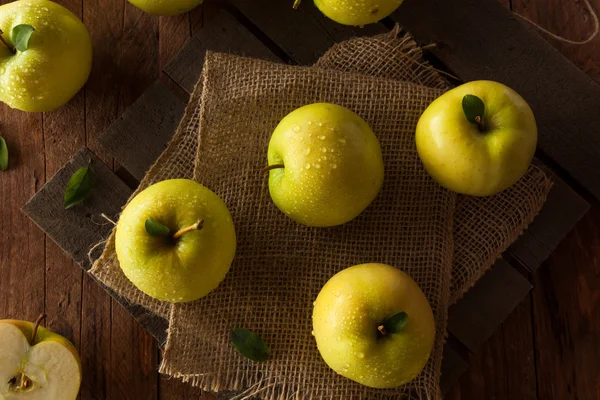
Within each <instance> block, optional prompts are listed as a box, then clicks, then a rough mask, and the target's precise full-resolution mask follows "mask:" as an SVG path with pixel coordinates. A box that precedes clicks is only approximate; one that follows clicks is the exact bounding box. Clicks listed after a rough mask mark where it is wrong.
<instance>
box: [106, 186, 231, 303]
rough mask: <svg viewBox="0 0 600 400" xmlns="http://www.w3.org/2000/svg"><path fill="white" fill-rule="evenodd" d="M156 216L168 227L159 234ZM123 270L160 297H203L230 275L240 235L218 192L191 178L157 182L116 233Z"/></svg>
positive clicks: (175, 299)
mask: <svg viewBox="0 0 600 400" xmlns="http://www.w3.org/2000/svg"><path fill="white" fill-rule="evenodd" d="M148 219H151V220H152V221H155V222H157V223H159V224H162V225H163V226H164V227H165V229H166V232H165V234H164V235H162V236H156V233H155V236H153V235H152V234H151V232H149V230H148V228H147V221H148ZM115 245H116V251H117V257H118V260H119V264H120V266H121V269H122V270H123V273H124V274H125V276H127V278H129V280H130V281H131V282H132V283H133V284H134V285H135V286H136V287H137V288H138V289H140V290H141V291H142V292H144V293H146V294H147V295H149V296H151V297H154V298H156V299H159V300H164V301H170V302H185V301H193V300H196V299H199V298H201V297H203V296H205V295H206V294H208V293H209V292H210V291H211V290H213V289H215V288H216V287H217V286H218V285H219V283H220V282H221V281H222V280H223V279H224V278H225V275H226V274H227V272H228V271H229V267H230V265H231V262H232V261H233V257H234V255H235V248H236V237H235V229H234V227H233V222H232V220H231V215H230V214H229V211H228V210H227V206H226V205H225V203H224V202H223V200H221V199H220V198H219V197H218V196H217V195H216V194H214V193H213V192H211V191H210V190H209V189H207V188H206V187H204V186H202V185H201V184H199V183H197V182H194V181H192V180H188V179H171V180H166V181H162V182H159V183H156V184H154V185H152V186H150V187H148V188H147V189H145V190H143V191H142V192H140V193H139V194H138V195H137V196H135V197H134V198H133V200H131V202H130V203H129V204H128V205H127V206H126V207H125V210H123V213H122V214H121V217H120V218H119V222H118V223H117V232H116V237H115Z"/></svg>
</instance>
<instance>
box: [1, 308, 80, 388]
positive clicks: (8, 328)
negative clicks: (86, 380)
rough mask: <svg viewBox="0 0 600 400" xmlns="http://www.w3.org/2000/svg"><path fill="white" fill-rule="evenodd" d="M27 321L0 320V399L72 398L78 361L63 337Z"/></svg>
mask: <svg viewBox="0 0 600 400" xmlns="http://www.w3.org/2000/svg"><path fill="white" fill-rule="evenodd" d="M41 319H42V317H40V318H39V319H38V321H36V323H35V324H34V323H31V322H27V321H16V320H0V338H1V339H2V340H0V399H2V400H21V399H22V400H75V399H76V398H77V394H78V393H79V387H80V385H81V362H80V360H79V355H78V354H77V350H75V347H74V346H73V345H72V344H71V342H69V341H68V340H67V339H65V338H64V337H62V336H60V335H58V334H55V333H52V332H50V331H49V330H48V329H46V328H43V327H41V326H39V324H40V322H41Z"/></svg>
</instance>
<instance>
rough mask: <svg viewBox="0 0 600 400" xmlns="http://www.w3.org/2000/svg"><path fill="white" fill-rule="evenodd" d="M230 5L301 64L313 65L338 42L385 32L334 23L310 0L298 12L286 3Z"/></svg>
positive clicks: (268, 0)
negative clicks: (275, 16)
mask: <svg viewBox="0 0 600 400" xmlns="http://www.w3.org/2000/svg"><path fill="white" fill-rule="evenodd" d="M231 3H232V4H233V5H235V7H236V8H237V9H238V10H239V11H240V12H241V13H242V14H243V15H244V16H245V17H246V18H248V20H249V21H250V22H251V23H252V24H254V25H255V26H256V28H258V29H259V30H260V31H261V32H264V34H266V35H267V36H268V37H269V39H271V40H272V41H273V42H274V43H275V44H276V46H278V47H279V48H280V49H282V50H283V51H284V52H285V53H286V54H287V55H288V56H289V57H290V58H291V59H292V60H293V61H294V62H296V63H298V64H303V65H310V64H313V63H314V62H316V61H317V60H318V58H319V57H321V55H323V53H324V52H325V51H327V49H329V48H330V47H331V46H332V45H333V44H334V43H337V42H339V41H341V40H345V39H349V38H351V37H354V36H368V35H375V34H377V33H383V32H387V29H386V28H385V27H384V26H383V25H381V24H372V25H367V26H366V27H364V28H354V27H347V26H343V25H339V24H336V23H335V22H333V21H331V20H329V19H327V18H325V16H323V15H322V14H321V12H320V11H319V10H318V9H317V8H316V7H315V6H314V4H313V3H312V1H305V2H303V3H302V5H301V6H300V9H298V10H294V9H293V8H292V7H291V6H290V2H287V1H272V0H252V1H247V0H231ZM292 3H293V2H292ZM267 10H268V11H267ZM273 15H277V18H274V17H273Z"/></svg>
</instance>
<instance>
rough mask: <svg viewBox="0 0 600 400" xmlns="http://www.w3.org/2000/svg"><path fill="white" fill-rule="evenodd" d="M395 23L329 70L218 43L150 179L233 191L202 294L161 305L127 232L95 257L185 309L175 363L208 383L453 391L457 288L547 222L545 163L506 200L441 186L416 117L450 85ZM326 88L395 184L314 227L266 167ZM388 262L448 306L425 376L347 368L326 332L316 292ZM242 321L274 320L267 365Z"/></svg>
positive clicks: (124, 287) (263, 323)
mask: <svg viewBox="0 0 600 400" xmlns="http://www.w3.org/2000/svg"><path fill="white" fill-rule="evenodd" d="M395 36H396V32H393V33H392V34H390V35H384V36H379V37H375V38H367V39H354V40H351V41H348V42H345V43H342V44H339V45H337V46H334V47H333V48H332V49H331V50H330V51H329V52H328V53H327V54H326V55H325V56H324V57H323V58H322V59H321V60H320V61H319V62H318V63H317V66H316V67H317V68H299V67H290V66H283V65H276V64H270V63H266V62H261V61H256V60H247V59H241V58H237V57H232V56H225V55H217V54H212V53H209V54H208V55H207V58H206V64H205V67H204V72H203V75H202V78H201V80H200V82H199V84H198V85H197V87H196V89H195V91H194V93H193V95H192V97H191V100H190V103H189V105H188V107H187V109H186V113H185V115H184V118H183V119H182V122H181V124H180V126H179V128H178V130H177V132H176V134H175V136H174V138H173V141H172V142H171V143H170V145H169V147H168V148H167V150H166V151H165V152H164V153H163V154H162V155H161V157H160V158H159V159H158V160H157V162H156V164H155V165H154V166H153V167H152V168H151V169H150V170H149V172H148V174H147V175H146V177H145V178H144V179H143V180H142V182H141V184H140V188H139V189H138V191H139V190H142V189H143V188H145V187H147V186H149V185H150V184H153V183H155V182H158V181H161V180H164V179H168V178H174V177H187V178H195V179H197V180H199V181H200V182H201V183H203V184H205V185H207V186H208V187H210V188H211V189H212V190H214V191H215V192H216V193H217V194H218V195H219V196H221V197H222V198H223V199H224V200H225V202H226V203H227V205H228V207H229V208H230V210H231V212H232V215H233V216H234V222H235V224H236V231H237V233H238V240H239V243H238V253H237V256H236V260H235V261H234V264H233V266H232V269H231V272H230V273H229V274H228V276H227V278H226V279H225V281H224V282H223V283H222V284H221V286H220V287H219V288H218V289H217V290H215V291H214V292H213V293H211V294H210V295H208V296H207V297H205V298H204V299H201V300H199V301H197V302H194V303H189V304H179V305H172V306H171V305H170V304H167V303H162V302H158V301H156V300H153V299H151V298H149V297H148V296H145V295H144V294H143V293H141V292H140V291H138V290H137V289H136V288H135V287H133V286H132V285H131V283H130V282H129V281H128V280H127V279H126V278H125V276H124V275H123V274H122V272H121V270H120V268H119V265H118V261H117V260H116V255H115V252H114V234H111V236H110V237H109V239H108V242H107V245H106V247H105V250H104V252H103V254H102V256H101V257H100V258H99V259H98V260H97V261H96V263H95V264H94V268H93V269H92V274H94V275H95V276H96V277H97V278H98V279H99V280H100V281H102V282H103V283H105V284H106V285H108V286H109V287H111V288H113V289H114V290H115V291H116V292H118V293H119V294H121V295H123V296H124V297H126V298H127V299H129V300H130V301H132V302H134V303H138V304H141V305H144V306H145V307H147V308H149V309H150V310H152V311H154V312H155V313H157V314H159V315H161V316H164V317H167V318H169V322H170V328H169V337H168V341H167V344H166V347H165V354H164V358H163V363H162V365H161V372H163V373H167V374H169V375H171V376H175V377H178V378H181V379H183V380H185V381H190V382H191V383H193V384H195V385H199V386H201V387H202V388H204V389H206V390H211V391H218V390H227V389H247V388H249V389H247V390H246V391H245V392H244V395H255V394H258V395H259V396H261V397H264V398H290V397H297V398H315V399H320V398H344V399H346V398H369V399H370V398H387V397H389V396H390V395H394V394H398V395H400V394H406V395H408V397H409V398H427V399H429V398H432V399H433V398H439V397H440V393H439V388H438V382H439V373H440V365H441V353H442V346H443V341H444V340H443V338H444V334H445V333H444V332H445V323H446V312H447V306H448V304H449V301H450V300H451V301H455V300H456V299H458V298H459V297H460V296H462V294H464V292H465V291H466V290H467V289H468V288H469V287H470V286H472V285H473V284H474V283H475V282H476V280H477V279H478V278H479V277H480V276H481V275H482V274H483V273H485V271H486V270H487V269H488V268H489V267H490V266H491V265H492V264H493V262H494V261H495V260H496V259H497V257H498V256H499V255H500V254H501V253H502V251H503V250H504V249H505V248H506V247H508V245H510V243H512V242H513V241H514V240H515V239H516V238H517V237H518V236H519V235H520V233H521V232H522V231H523V229H524V228H525V227H526V226H527V224H528V223H529V222H531V220H532V219H533V217H534V216H535V215H536V214H537V212H538V211H539V209H540V208H541V206H542V204H543V202H544V200H545V197H546V195H547V193H548V191H549V188H550V181H549V180H548V179H547V178H546V177H545V175H544V174H543V173H542V172H541V171H540V170H538V169H537V168H535V167H532V168H531V169H530V170H529V171H528V173H527V174H526V176H525V177H524V178H523V179H522V180H521V181H520V182H519V183H518V184H516V185H515V186H514V187H513V188H511V189H510V190H508V191H505V192H503V193H501V194H499V195H497V196H493V197H490V198H471V197H464V196H455V195H454V194H452V193H450V192H448V191H446V190H443V189H441V188H440V187H439V186H437V185H436V184H435V183H433V181H431V179H429V177H428V176H427V174H426V173H425V171H424V170H423V168H422V167H421V165H420V163H419V161H418V157H417V155H416V151H415V148H414V127H415V125H416V122H417V120H418V117H419V115H420V113H421V112H422V111H423V110H424V108H425V107H426V106H427V105H428V104H429V103H430V102H431V101H432V100H433V99H434V98H435V97H436V96H438V95H439V94H441V93H442V91H443V90H445V89H446V85H445V82H444V81H443V79H442V78H441V77H440V75H439V74H438V73H436V72H435V71H434V70H433V69H431V67H429V66H428V65H427V64H426V63H425V62H424V61H423V60H422V58H421V53H420V50H419V49H418V47H417V46H416V44H415V43H414V42H413V41H412V40H411V39H410V38H409V37H408V36H404V37H402V38H396V37H395ZM333 70H340V71H347V72H345V73H344V72H334V71H333ZM348 72H350V73H348ZM367 75H371V76H377V77H381V78H386V79H381V78H373V77H369V76H367ZM402 81H404V82H402ZM407 82H412V83H416V84H419V85H423V86H418V85H414V84H410V83H407ZM425 85H426V86H429V87H425ZM316 101H329V102H333V103H337V104H341V105H344V106H347V107H349V108H351V109H353V110H354V111H356V112H357V113H358V114H360V115H361V116H362V117H363V118H364V119H365V120H366V121H367V122H369V124H370V125H371V126H372V127H373V130H374V131H375V133H376V134H377V136H378V138H379V140H380V142H381V145H382V150H383V154H384V162H385V166H386V179H385V182H384V189H383V190H382V193H381V194H380V196H379V197H378V198H377V199H376V201H375V202H374V203H373V204H372V206H370V207H369V208H368V209H367V211H366V212H365V213H363V214H362V215H361V216H360V217H359V218H357V219H356V220H355V221H353V222H351V223H349V224H347V225H344V226H341V227H337V228H332V229H310V228H305V227H301V226H299V225H297V224H295V223H293V222H292V221H290V220H289V219H287V218H286V217H285V216H284V215H283V214H282V213H281V212H279V211H278V210H277V209H276V208H275V206H274V205H273V204H272V202H271V201H270V198H269V196H268V188H267V179H266V177H265V176H261V175H260V174H259V173H258V171H259V170H260V169H261V167H263V166H264V165H265V162H266V149H267V145H268V139H269V137H270V134H271V132H272V131H273V129H274V127H275V126H276V124H277V122H278V121H279V120H280V119H281V118H282V117H283V116H284V115H285V114H287V113H288V112H290V111H292V110H293V109H294V108H297V107H299V106H301V105H304V104H308V103H312V102H316ZM199 137H200V138H201V139H200V141H199V140H198V138H199ZM196 153H197V156H198V157H196ZM194 165H196V170H195V174H194V171H193V166H194ZM455 203H456V212H454V205H455ZM453 221H454V224H453ZM452 229H453V230H454V233H452ZM453 237H454V243H455V245H454V246H453ZM453 247H454V248H453ZM452 252H454V253H452ZM377 261H378V262H386V263H389V264H393V265H396V266H398V267H400V268H402V269H403V270H405V271H406V272H408V273H409V274H411V275H412V276H413V277H414V278H415V280H416V281H417V282H418V283H419V284H420V286H421V287H422V289H423V290H424V292H425V293H426V295H427V297H428V299H429V300H430V302H431V305H432V308H433V310H434V314H435V316H436V323H437V325H436V329H437V341H436V346H435V348H434V351H433V353H432V357H431V359H430V361H429V363H428V364H427V366H426V368H425V370H424V371H423V373H422V374H421V375H419V377H418V378H417V379H416V380H415V381H413V382H412V383H411V384H409V385H407V387H405V388H401V389H400V390H393V391H380V390H373V389H369V388H365V387H362V386H360V385H357V384H355V383H353V382H351V381H349V380H347V379H344V378H342V377H340V376H338V375H336V374H335V373H333V372H332V371H331V370H329V369H328V368H327V366H326V365H325V364H324V362H323V361H322V360H321V358H320V356H319V354H318V352H317V350H316V346H315V343H314V339H313V338H312V337H311V335H310V330H311V321H310V316H311V311H312V301H313V300H314V298H315V297H316V295H317V293H318V291H319V289H320V288H321V286H322V285H323V284H324V283H325V282H326V281H327V279H328V278H329V277H331V276H332V275H333V274H334V273H335V272H337V271H339V270H341V269H343V268H345V267H347V266H350V265H353V264H356V263H360V262H377ZM451 273H452V283H451V282H450V274H451ZM450 288H452V290H451V291H450ZM235 327H245V328H249V329H252V330H254V331H255V332H257V333H259V334H260V335H261V336H262V337H263V338H264V339H265V340H266V342H267V343H268V344H269V345H270V346H271V349H272V353H273V357H272V359H271V360H270V361H269V362H267V363H264V364H258V363H252V362H250V361H248V360H246V359H244V358H243V357H241V356H239V355H238V354H237V353H236V352H235V350H234V349H233V346H232V345H231V343H230V341H229V334H228V332H229V330H230V329H232V328H235Z"/></svg>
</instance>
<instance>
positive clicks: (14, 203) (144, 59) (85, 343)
mask: <svg viewBox="0 0 600 400" xmlns="http://www.w3.org/2000/svg"><path fill="white" fill-rule="evenodd" d="M6 2H7V1H6V0H0V3H6ZM58 2H59V3H61V4H63V5H65V6H66V7H68V8H69V9H71V10H72V11H73V12H74V13H76V14H77V15H79V16H82V17H83V20H84V23H85V24H86V26H87V27H88V29H89V30H90V33H91V35H92V40H93V43H94V56H95V59H94V67H93V72H92V75H91V77H90V80H89V82H88V84H87V85H86V88H85V90H83V91H82V92H81V93H79V94H78V95H77V96H76V98H75V99H73V100H72V101H71V102H70V103H69V104H68V105H67V106H65V107H63V108H61V109H59V110H57V111H54V112H51V113H44V114H26V113H22V112H19V111H14V110H10V109H8V108H7V107H6V106H4V105H2V106H0V121H1V123H0V135H2V136H4V137H5V138H6V139H7V142H8V146H9V147H10V150H11V156H12V158H11V165H10V167H11V169H10V171H9V172H6V173H0V205H1V207H0V229H2V233H3V234H2V235H0V318H18V319H30V320H31V319H35V318H36V317H37V315H38V314H39V313H41V312H46V313H47V314H48V321H47V325H48V326H49V327H50V328H51V329H53V330H55V331H57V332H58V333H61V334H63V335H65V336H66V337H68V338H69V339H71V340H72V341H73V342H74V343H75V345H76V347H77V348H78V349H79V350H80V352H81V355H82V363H83V368H84V371H83V374H84V381H83V385H82V391H81V395H80V397H81V399H86V400H87V399H113V400H121V399H123V400H129V399H132V400H137V399H173V400H175V399H200V398H201V396H202V395H201V392H200V391H199V390H198V389H194V388H190V387H188V386H187V385H184V384H181V383H179V382H177V381H176V380H167V379H163V378H161V377H159V376H158V374H157V373H156V370H157V367H158V362H159V356H158V352H157V348H156V345H155V343H154V341H153V339H152V338H151V336H150V335H149V334H148V333H147V332H146V331H145V330H144V329H142V328H141V326H140V325H139V324H138V323H137V322H136V321H135V320H134V319H133V318H132V317H131V316H130V315H129V313H127V312H126V311H125V309H123V308H122V307H121V306H120V305H119V304H118V303H117V302H115V301H113V300H111V298H110V296H109V295H108V294H106V292H105V291H104V289H102V288H101V287H100V286H99V285H98V284H97V283H96V282H94V281H93V280H92V279H91V278H89V277H88V276H87V275H86V274H82V272H81V269H80V268H79V267H77V266H76V265H75V264H74V263H73V262H72V261H71V260H70V258H69V257H68V256H66V255H65V254H64V253H63V252H62V250H61V249H60V248H59V247H58V246H57V245H55V244H54V243H53V242H52V240H49V239H47V238H46V237H45V236H44V234H43V233H41V231H40V230H39V229H38V228H37V227H36V226H34V224H33V223H32V222H31V221H30V220H29V219H28V218H26V217H25V216H24V215H23V214H22V213H21V212H20V211H19V210H20V208H21V207H22V206H23V205H24V204H25V203H26V202H27V200H28V199H29V198H30V197H31V196H33V194H34V193H35V192H36V191H37V190H39V189H40V188H41V186H42V185H43V184H44V182H45V181H46V180H47V179H49V178H50V177H51V176H52V175H53V174H54V173H55V172H56V171H58V169H59V168H60V167H61V166H62V165H63V164H64V163H65V162H67V161H68V160H69V159H70V158H71V156H72V155H73V153H75V152H76V151H77V150H78V149H79V148H80V147H81V146H83V145H87V146H88V147H90V148H91V149H93V150H94V153H95V154H97V155H99V156H100V158H101V159H102V160H103V161H104V162H105V163H106V165H107V166H108V167H109V168H112V169H117V168H118V166H119V165H118V164H117V163H115V162H114V161H113V160H112V158H110V157H108V156H107V154H106V153H105V152H104V151H103V150H102V148H101V147H100V146H98V144H97V139H98V137H99V136H100V135H101V134H102V132H103V131H104V130H105V129H106V128H108V127H109V126H110V125H111V123H113V121H115V119H116V118H117V117H118V116H119V115H121V114H122V113H123V112H124V111H125V110H126V109H127V108H128V107H129V106H130V105H131V104H133V103H134V102H135V101H136V100H137V99H138V98H139V96H140V95H141V94H142V93H143V92H144V90H145V89H147V88H148V87H149V86H150V85H151V84H152V82H154V81H155V80H156V79H157V78H161V79H162V80H163V82H164V83H165V84H166V85H168V86H169V87H171V86H172V85H174V87H176V88H178V87H179V85H178V84H177V83H176V79H175V78H174V76H172V75H171V74H163V75H162V76H161V73H160V71H161V70H162V68H164V67H165V66H167V65H168V64H169V62H170V61H171V60H172V58H173V57H174V56H175V55H176V54H177V53H178V52H179V50H180V49H182V48H183V46H184V45H185V43H186V42H187V41H188V39H189V38H190V37H191V36H192V34H195V33H198V32H199V29H200V27H201V26H202V24H203V21H204V19H205V18H210V17H214V16H215V15H216V14H218V13H219V12H220V9H221V8H222V4H221V3H220V2H207V4H206V5H204V6H203V7H201V8H198V9H196V10H194V11H193V12H191V13H188V14H185V15H183V16H178V17H170V18H156V17H151V16H148V15H145V14H143V13H141V12H140V11H138V10H137V9H135V8H134V7H133V6H131V5H130V4H129V3H127V2H125V1H123V0H94V1H89V0H77V1H75V0H59V1H58ZM233 3H236V5H238V7H239V11H240V12H239V15H238V17H240V18H247V19H248V20H249V21H250V22H252V23H253V24H255V25H256V26H259V25H260V26H261V29H263V30H265V32H267V37H268V35H269V34H272V35H276V34H277V31H276V30H272V31H269V28H268V27H269V24H271V25H272V26H273V25H277V24H281V22H282V21H287V22H285V24H287V26H288V27H289V29H292V30H293V31H294V32H296V31H298V34H297V35H290V38H285V40H286V41H287V42H286V43H287V46H285V48H277V46H275V48H271V51H275V52H277V51H279V52H280V53H282V54H285V55H287V56H288V57H289V58H290V60H292V61H293V62H298V63H308V62H311V61H312V60H314V58H315V57H316V56H318V55H317V54H316V53H315V52H314V50H311V49H309V48H304V49H303V48H302V43H303V41H305V40H310V37H311V36H310V35H311V32H310V29H318V30H320V31H321V30H322V31H324V32H325V33H326V34H327V35H328V37H330V38H331V40H332V41H336V40H340V39H342V38H345V37H348V35H351V34H354V33H355V32H354V31H353V30H351V29H347V28H343V27H340V26H337V25H334V24H332V23H330V22H329V21H327V20H324V19H323V18H322V16H319V15H318V13H315V14H314V15H312V17H311V18H310V19H309V20H308V21H307V23H306V24H302V23H298V21H296V20H294V19H293V17H291V15H293V14H289V15H290V16H288V11H287V9H284V8H282V10H281V11H280V12H281V13H284V14H282V15H285V17H284V18H283V17H282V18H281V19H280V20H277V19H276V18H273V16H274V15H275V14H274V13H271V12H268V13H264V14H267V17H268V18H270V19H271V22H269V21H268V19H266V18H265V16H264V15H262V16H261V15H258V14H257V13H256V12H255V11H252V10H251V9H249V8H247V7H248V6H247V5H244V4H246V3H244V4H243V2H242V1H240V2H236V1H234V2H233ZM238 3H239V4H238ZM279 3H280V2H278V3H277V4H279ZM281 3H284V2H281ZM505 3H508V2H505ZM511 3H512V7H513V9H514V10H517V11H519V12H521V13H523V14H524V15H527V16H528V17H529V18H531V19H533V20H535V21H536V22H538V23H540V24H541V25H543V26H545V27H546V28H548V29H550V30H553V31H555V32H557V33H561V34H564V35H565V36H568V37H570V38H573V39H580V38H582V37H584V36H585V35H586V33H587V31H588V30H589V28H590V26H591V24H590V20H589V16H587V15H586V14H585V12H584V11H583V8H582V7H583V6H582V3H581V2H572V4H571V3H569V4H563V2H559V1H558V0H529V1H526V0H512V2H511ZM593 3H594V6H595V7H596V9H598V10H600V0H594V1H593ZM247 4H251V2H247ZM269 4H271V3H269ZM278 7H279V6H278ZM261 11H263V12H264V10H261ZM232 12H233V13H234V14H235V10H233V11H232ZM278 12H279V11H278ZM286 18H287V19H286ZM315 21H316V22H315ZM263 24H264V26H265V27H264V28H263V27H262V26H263ZM311 27H312V28H311ZM307 29H308V30H307ZM371 29H374V30H375V31H378V30H380V29H382V28H379V27H378V26H373V27H369V28H368V29H365V30H359V31H358V33H359V34H369V33H371V31H370V30H371ZM278 40H281V38H279V39H278ZM550 43H551V44H552V45H555V46H556V47H557V48H558V49H559V50H560V51H562V52H563V53H564V54H565V55H566V56H567V57H569V58H570V59H571V60H572V61H573V62H575V63H576V65H577V66H579V67H580V68H581V69H583V70H584V71H586V72H587V73H588V75H589V76H590V77H592V78H596V79H597V78H598V77H599V76H600V72H599V71H600V68H599V67H598V66H599V65H600V51H598V50H599V49H600V39H597V40H596V41H594V42H593V43H590V44H588V45H586V46H565V45H562V44H560V43H557V42H555V41H554V40H551V41H550ZM322 46H323V47H326V46H328V44H327V43H322ZM167 71H169V68H167ZM183 86H184V88H182V89H181V90H182V92H183V89H187V90H189V83H188V85H187V86H186V85H183ZM590 202H591V203H592V212H591V213H589V214H588V215H587V216H586V217H584V219H583V220H582V221H581V222H580V223H579V224H578V225H577V226H576V228H575V230H574V231H573V232H572V233H571V234H570V235H568V237H567V238H566V239H565V240H564V241H563V242H562V243H561V245H560V246H559V248H558V249H557V250H556V251H555V252H554V254H553V255H551V256H550V258H549V260H548V261H547V262H546V264H547V265H546V266H545V267H542V268H540V270H539V271H537V272H535V273H534V274H533V275H531V276H525V277H524V279H526V278H530V280H531V281H532V282H533V284H534V288H533V291H532V292H531V294H530V296H528V298H527V300H526V301H525V302H523V303H521V304H520V305H519V306H518V307H517V308H516V310H515V311H514V312H513V314H512V315H510V316H509V318H508V319H507V320H506V321H505V322H504V323H503V324H502V327H501V329H499V330H497V331H496V332H495V333H494V334H493V335H492V336H491V338H490V339H489V340H488V341H487V342H486V343H484V344H482V345H481V344H480V345H479V347H480V351H478V352H477V353H471V352H468V351H467V350H466V349H463V353H464V354H463V355H467V357H468V358H469V364H470V368H469V369H468V371H467V373H466V374H465V375H463V377H462V378H461V380H460V383H459V384H458V385H456V386H455V387H454V388H453V389H452V390H451V391H450V393H449V394H448V396H447V398H451V399H480V398H481V399H488V398H495V399H513V398H519V399H521V398H522V399H535V398H539V399H551V398H561V399H562V398H565V399H571V398H572V399H576V398H580V399H588V398H589V399H593V398H600V384H599V383H598V376H597V370H598V368H599V367H600V364H599V362H598V360H599V359H600V353H598V350H597V348H598V347H600V346H598V345H599V344H600V343H599V339H598V336H599V334H600V326H599V325H598V321H600V280H599V278H598V277H599V276H600V266H598V259H600V257H599V254H600V232H599V231H598V229H599V228H597V226H600V225H599V224H598V223H599V222H600V212H599V211H598V210H599V207H598V204H597V202H596V201H595V200H590ZM557 212H560V208H559V207H558V208H557ZM24 249H25V250H24ZM461 354H462V353H461ZM576 371H577V373H576ZM448 373H450V372H448ZM204 397H206V398H209V397H207V396H204Z"/></svg>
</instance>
